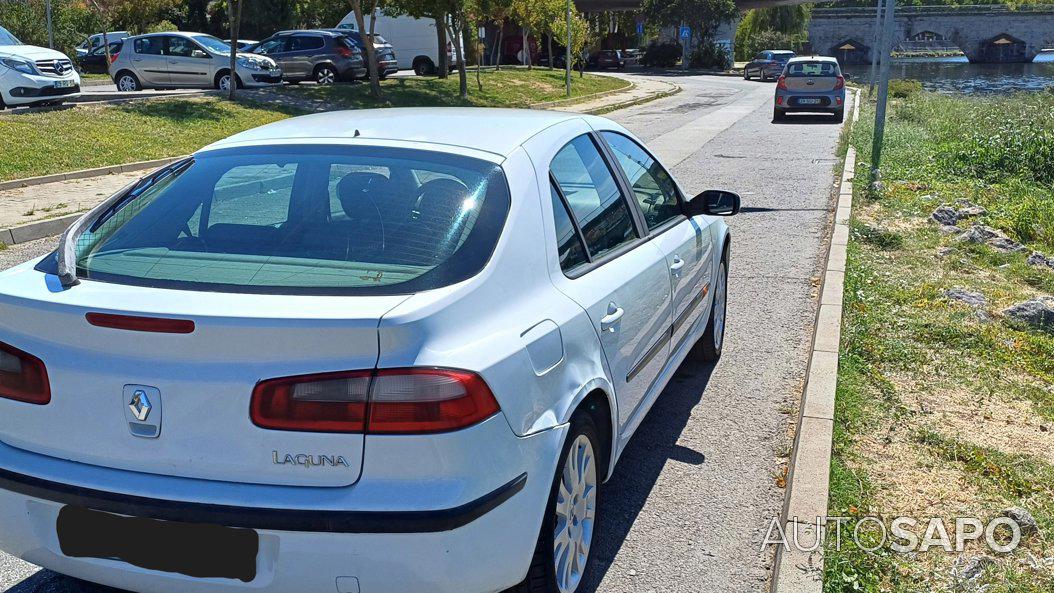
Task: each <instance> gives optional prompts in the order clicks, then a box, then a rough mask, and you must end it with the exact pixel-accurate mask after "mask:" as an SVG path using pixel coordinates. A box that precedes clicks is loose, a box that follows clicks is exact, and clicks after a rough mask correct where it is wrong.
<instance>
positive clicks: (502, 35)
mask: <svg viewBox="0 0 1054 593" xmlns="http://www.w3.org/2000/svg"><path fill="white" fill-rule="evenodd" d="M504 40H505V21H504V20H503V21H501V22H499V23H498V45H497V46H495V48H494V50H495V51H494V53H495V54H496V55H497V56H498V57H497V59H496V60H494V70H496V71H497V70H501V58H502V57H503V56H502V53H501V42H502V41H504Z"/></svg>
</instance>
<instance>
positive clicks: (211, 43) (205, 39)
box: [194, 35, 231, 54]
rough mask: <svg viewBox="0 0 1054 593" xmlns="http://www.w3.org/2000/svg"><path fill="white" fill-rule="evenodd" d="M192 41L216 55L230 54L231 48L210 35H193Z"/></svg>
mask: <svg viewBox="0 0 1054 593" xmlns="http://www.w3.org/2000/svg"><path fill="white" fill-rule="evenodd" d="M194 41H197V42H198V43H200V44H201V45H203V46H204V47H205V48H206V49H211V50H212V51H214V52H217V53H221V54H229V53H231V46H229V45H227V44H226V43H224V42H222V41H220V40H219V39H218V38H216V37H213V36H212V35H195V36H194Z"/></svg>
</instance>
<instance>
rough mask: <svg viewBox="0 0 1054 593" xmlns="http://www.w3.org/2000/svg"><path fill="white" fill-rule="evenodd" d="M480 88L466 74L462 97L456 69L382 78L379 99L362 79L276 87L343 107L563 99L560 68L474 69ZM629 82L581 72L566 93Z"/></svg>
mask: <svg viewBox="0 0 1054 593" xmlns="http://www.w3.org/2000/svg"><path fill="white" fill-rule="evenodd" d="M480 79H481V81H482V83H483V90H482V91H481V90H479V87H478V86H477V85H476V73H475V71H472V70H470V71H469V73H468V92H469V98H468V100H467V101H465V100H462V99H461V97H460V96H459V93H458V77H457V73H454V74H451V75H450V76H449V77H448V78H446V79H441V78H434V77H413V78H395V79H389V80H385V81H383V82H382V84H381V87H382V89H383V91H384V100H383V101H382V102H381V103H378V102H377V101H375V100H374V99H373V98H372V97H371V96H370V93H369V85H367V84H361V83H358V84H341V85H334V86H325V87H319V86H314V85H311V86H307V85H305V86H295V87H290V86H287V87H285V88H283V89H282V92H284V93H287V94H288V95H290V96H291V97H301V98H305V99H311V100H321V101H325V102H327V103H330V104H332V105H334V106H339V107H342V108H346V109H361V108H366V107H385V106H388V107H422V106H433V105H438V106H457V105H468V106H475V107H529V106H531V105H534V104H536V103H545V102H548V101H556V100H559V99H563V98H564V96H565V87H564V71H563V70H549V69H547V68H535V69H533V70H526V69H524V68H507V69H504V70H501V71H493V70H487V71H483V72H481V73H480ZM629 84H630V83H629V82H627V81H625V80H622V79H619V78H614V77H611V76H597V75H595V74H586V75H585V76H584V77H581V78H580V77H579V76H578V74H577V73H573V75H572V77H571V95H572V97H584V96H586V95H591V94H593V93H599V92H603V91H612V90H616V89H622V88H626V87H628V86H629Z"/></svg>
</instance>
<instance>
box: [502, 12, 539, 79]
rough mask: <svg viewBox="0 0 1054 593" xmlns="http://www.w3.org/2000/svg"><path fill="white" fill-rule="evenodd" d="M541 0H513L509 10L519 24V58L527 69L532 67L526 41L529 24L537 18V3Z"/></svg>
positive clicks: (529, 50)
mask: <svg viewBox="0 0 1054 593" xmlns="http://www.w3.org/2000/svg"><path fill="white" fill-rule="evenodd" d="M541 1H542V0H515V1H514V2H513V3H512V7H511V9H510V11H509V16H510V17H512V20H513V21H515V22H516V23H517V24H518V25H520V35H521V36H522V37H523V46H522V48H521V49H520V51H521V52H523V57H522V58H520V60H521V62H522V63H524V64H526V65H527V69H528V70H530V69H531V68H532V67H533V64H531V46H530V43H529V42H528V34H529V33H530V31H531V25H533V24H534V23H535V21H536V20H537V18H538V10H537V9H538V4H539V2H541Z"/></svg>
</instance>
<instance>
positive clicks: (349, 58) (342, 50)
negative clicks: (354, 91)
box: [250, 30, 366, 84]
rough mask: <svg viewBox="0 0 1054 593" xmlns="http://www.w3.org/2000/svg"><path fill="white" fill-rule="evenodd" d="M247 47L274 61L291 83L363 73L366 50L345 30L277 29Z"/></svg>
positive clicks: (327, 80) (332, 80)
mask: <svg viewBox="0 0 1054 593" xmlns="http://www.w3.org/2000/svg"><path fill="white" fill-rule="evenodd" d="M250 49H251V51H252V53H255V54H259V55H264V56H268V57H270V58H273V59H274V60H275V61H277V62H278V64H279V66H281V67H282V72H283V76H284V79H285V80H287V81H289V82H292V83H294V84H295V83H298V82H301V81H304V80H314V81H315V82H317V83H318V84H333V83H335V82H339V81H342V80H349V81H350V80H355V79H356V78H363V77H364V76H366V60H365V57H364V56H365V53H366V52H365V51H363V50H362V49H361V48H360V46H359V45H358V44H356V43H355V41H354V40H353V39H351V37H349V36H348V35H347V34H345V33H335V32H333V31H321V30H309V31H281V32H279V33H275V34H274V35H272V36H270V37H268V38H267V39H264V40H263V41H261V42H260V43H259V44H258V45H256V47H253V48H250Z"/></svg>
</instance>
